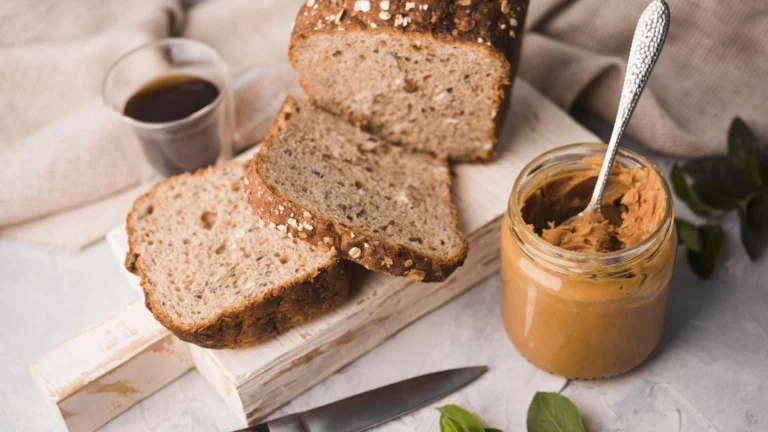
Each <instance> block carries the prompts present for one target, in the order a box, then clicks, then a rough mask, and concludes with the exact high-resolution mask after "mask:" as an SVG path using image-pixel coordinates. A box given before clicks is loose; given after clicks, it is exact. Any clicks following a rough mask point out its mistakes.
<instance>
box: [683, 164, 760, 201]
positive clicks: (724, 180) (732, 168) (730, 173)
mask: <svg viewBox="0 0 768 432" xmlns="http://www.w3.org/2000/svg"><path fill="white" fill-rule="evenodd" d="M742 168H743V167H742V166H741V163H739V162H738V161H736V160H735V159H732V158H730V157H728V156H714V157H707V158H701V159H694V160H691V161H688V162H686V163H685V164H684V165H683V171H685V173H686V174H688V176H689V177H690V178H691V180H693V182H694V183H710V184H712V183H716V184H719V185H722V186H724V187H726V188H728V189H730V190H731V191H733V192H734V193H735V194H736V195H738V196H740V197H744V196H746V195H747V193H749V190H750V187H749V183H747V182H746V180H745V179H744V175H743V174H742Z"/></svg>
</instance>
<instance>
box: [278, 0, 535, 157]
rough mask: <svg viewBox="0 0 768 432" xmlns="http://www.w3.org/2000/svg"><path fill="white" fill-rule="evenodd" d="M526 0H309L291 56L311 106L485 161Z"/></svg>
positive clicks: (407, 140)
mask: <svg viewBox="0 0 768 432" xmlns="http://www.w3.org/2000/svg"><path fill="white" fill-rule="evenodd" d="M527 6H528V0H503V1H502V0H462V1H457V0H453V1H446V0H420V1H404V0H398V1H395V0H393V1H378V0H377V1H365V0H317V1H314V0H311V1H307V2H306V4H305V5H304V6H303V7H302V8H301V9H300V10H299V13H298V15H297V16H296V23H295V26H294V30H293V35H292V37H291V45H290V51H289V55H290V59H291V63H292V64H293V66H294V68H295V69H296V70H297V71H298V73H299V77H300V81H301V85H302V87H303V88H304V91H305V92H306V93H307V94H308V95H309V96H310V99H311V100H312V102H313V103H315V104H316V105H319V106H321V107H323V108H324V109H326V110H328V111H330V112H333V113H334V114H337V115H341V116H344V117H347V118H348V119H349V120H350V121H352V122H354V123H356V124H357V125H359V126H362V127H364V128H366V129H367V130H368V131H370V132H372V133H374V134H375V135H378V136H380V137H382V138H385V139H386V140H387V141H390V142H394V143H400V144H403V145H406V146H408V147H411V148H416V149H421V150H426V151H429V152H432V153H434V154H435V155H438V156H441V157H448V158H450V159H452V160H457V161H471V160H489V159H491V158H492V157H493V155H494V147H495V144H496V141H497V138H498V130H497V129H498V123H497V120H499V121H500V120H501V119H502V118H503V113H500V112H499V111H500V110H502V107H503V106H505V105H502V104H503V103H504V101H503V99H504V98H505V95H506V94H508V90H509V86H510V83H511V80H512V79H513V78H514V75H515V73H516V70H517V63H518V59H519V56H520V49H521V37H522V30H523V21H524V19H525V15H526V10H527Z"/></svg>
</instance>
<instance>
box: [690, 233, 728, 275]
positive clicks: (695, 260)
mask: <svg viewBox="0 0 768 432" xmlns="http://www.w3.org/2000/svg"><path fill="white" fill-rule="evenodd" d="M698 231H699V238H700V239H701V250H700V251H699V252H697V251H694V250H691V249H688V262H689V263H690V265H691V269H692V270H693V272H694V273H695V274H696V276H698V277H700V278H702V279H706V278H708V277H709V276H711V275H712V271H713V270H714V268H715V263H716V262H717V257H718V256H720V249H721V248H722V246H723V229H722V228H721V227H720V225H702V226H700V227H699V228H698Z"/></svg>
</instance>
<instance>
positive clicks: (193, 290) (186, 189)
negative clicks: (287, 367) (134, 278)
mask: <svg viewBox="0 0 768 432" xmlns="http://www.w3.org/2000/svg"><path fill="white" fill-rule="evenodd" d="M244 172H245V167H244V166H243V164H242V163H230V164H228V165H225V166H221V167H216V168H207V169H204V170H200V171H198V172H196V173H195V174H182V175H178V176H175V177H172V178H170V179H168V180H165V181H163V182H160V183H158V184H157V185H156V186H154V187H153V188H152V189H151V190H150V191H149V192H147V193H146V194H144V195H143V196H141V197H140V198H138V199H137V200H136V202H135V203H134V205H133V209H132V210H131V212H130V213H129V214H128V218H127V225H126V230H127V232H128V243H129V246H130V251H129V252H128V255H127V257H126V268H128V270H129V271H131V272H133V273H135V274H137V275H139V276H140V277H141V285H142V287H143V289H144V294H145V296H146V305H147V308H148V309H149V310H151V311H152V314H153V315H154V316H155V318H156V319H157V320H158V321H159V322H160V323H161V324H163V325H164V326H165V327H166V328H168V329H169V330H170V331H172V332H173V333H174V334H176V336H178V337H179V339H182V340H184V341H187V342H191V343H194V344H196V345H200V346H202V347H206V348H235V347H243V346H247V345H252V344H255V343H258V342H261V341H263V340H265V339H268V338H271V337H273V336H275V335H277V334H278V333H280V332H282V331H283V330H285V329H287V328H289V327H291V326H294V325H296V324H299V323H301V322H304V321H307V320H309V319H311V318H313V317H315V316H317V315H320V314H322V313H324V312H326V311H329V310H331V309H332V308H334V307H336V306H338V305H339V304H341V303H342V302H343V301H344V300H345V299H346V298H347V293H348V291H349V282H348V280H347V277H346V274H345V270H344V266H343V261H340V260H339V258H338V256H337V254H335V253H334V252H333V251H329V250H320V249H318V248H316V247H314V246H312V245H310V244H308V243H305V242H297V241H295V240H292V239H289V238H288V237H287V236H285V234H282V233H280V232H278V231H276V230H273V229H270V228H268V227H266V226H265V224H264V222H263V221H262V220H261V219H259V218H258V217H256V216H254V215H253V211H252V210H251V209H250V207H249V206H248V204H247V203H246V202H245V200H244V199H243V191H242V185H241V179H242V176H243V174H244Z"/></svg>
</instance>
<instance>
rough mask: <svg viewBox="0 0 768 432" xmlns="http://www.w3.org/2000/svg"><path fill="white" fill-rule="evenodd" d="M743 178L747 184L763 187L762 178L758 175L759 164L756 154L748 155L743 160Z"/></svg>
mask: <svg viewBox="0 0 768 432" xmlns="http://www.w3.org/2000/svg"><path fill="white" fill-rule="evenodd" d="M744 178H745V179H747V181H748V182H749V184H751V185H752V186H754V187H756V188H758V189H759V188H761V187H763V179H762V178H761V176H760V164H759V163H758V162H757V156H749V157H748V158H747V160H746V161H744Z"/></svg>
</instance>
